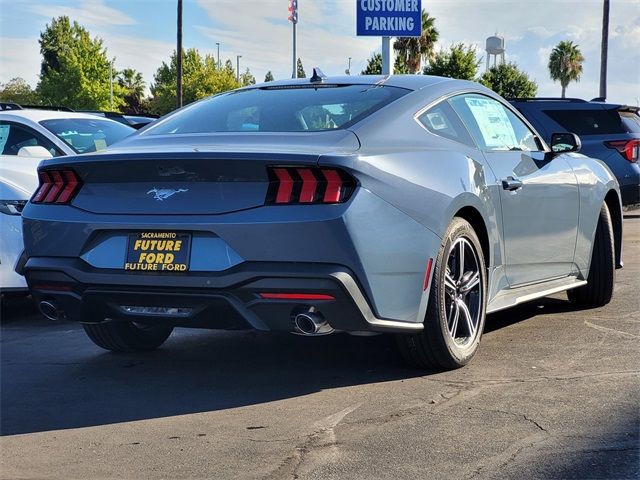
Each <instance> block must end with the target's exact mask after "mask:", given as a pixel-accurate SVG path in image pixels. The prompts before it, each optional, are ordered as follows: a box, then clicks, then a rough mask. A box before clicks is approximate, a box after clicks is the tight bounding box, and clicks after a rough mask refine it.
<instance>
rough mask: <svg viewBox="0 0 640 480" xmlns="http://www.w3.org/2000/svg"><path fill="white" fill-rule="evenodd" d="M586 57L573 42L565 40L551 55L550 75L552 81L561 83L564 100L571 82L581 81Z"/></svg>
mask: <svg viewBox="0 0 640 480" xmlns="http://www.w3.org/2000/svg"><path fill="white" fill-rule="evenodd" d="M582 62H584V57H583V56H582V52H580V49H579V48H578V45H574V44H573V42H571V41H567V40H563V41H562V42H560V43H558V45H556V46H555V47H554V48H553V50H552V51H551V55H549V75H550V76H551V80H553V81H554V82H555V81H559V82H560V85H561V86H562V98H564V97H565V92H566V90H567V86H568V85H569V83H570V82H578V81H580V75H581V74H582Z"/></svg>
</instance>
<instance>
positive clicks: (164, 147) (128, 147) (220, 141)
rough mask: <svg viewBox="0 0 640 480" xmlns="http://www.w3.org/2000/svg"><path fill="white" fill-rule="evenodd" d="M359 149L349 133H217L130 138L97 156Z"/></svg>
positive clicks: (352, 134)
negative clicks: (135, 153)
mask: <svg viewBox="0 0 640 480" xmlns="http://www.w3.org/2000/svg"><path fill="white" fill-rule="evenodd" d="M359 148H360V142H359V141H358V137H356V135H355V133H353V132H351V131H349V130H331V131H324V132H291V133H276V132H219V133H191V134H179V135H145V134H142V135H134V136H132V137H129V138H126V139H124V140H122V141H120V142H118V143H117V144H115V145H114V146H112V147H110V148H108V149H106V150H103V152H101V153H107V154H114V153H115V154H117V153H129V152H131V153H134V152H145V153H153V152H163V153H170V152H171V153H178V152H185V151H186V152H256V153H257V152H270V153H301V154H337V155H340V154H349V153H353V152H354V151H356V150H358V149H359Z"/></svg>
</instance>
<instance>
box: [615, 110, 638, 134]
mask: <svg viewBox="0 0 640 480" xmlns="http://www.w3.org/2000/svg"><path fill="white" fill-rule="evenodd" d="M620 118H621V119H622V123H623V124H624V126H625V127H626V128H627V131H628V132H629V133H640V115H638V114H637V113H634V112H620Z"/></svg>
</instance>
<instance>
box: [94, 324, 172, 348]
mask: <svg viewBox="0 0 640 480" xmlns="http://www.w3.org/2000/svg"><path fill="white" fill-rule="evenodd" d="M82 327H83V328H84V331H85V333H86V334H87V336H88V337H89V338H90V339H91V341H92V342H93V343H95V344H96V345H97V346H99V347H101V348H104V349H105V350H111V351H112V352H140V351H148V350H155V349H156V348H158V347H159V346H160V345H162V344H163V343H164V342H165V340H167V338H169V335H171V332H172V331H173V327H169V326H164V325H142V324H137V323H133V322H113V321H109V322H104V323H83V324H82Z"/></svg>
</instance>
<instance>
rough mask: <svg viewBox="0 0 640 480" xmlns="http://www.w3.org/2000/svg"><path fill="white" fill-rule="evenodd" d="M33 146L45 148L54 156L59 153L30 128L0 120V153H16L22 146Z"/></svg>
mask: <svg viewBox="0 0 640 480" xmlns="http://www.w3.org/2000/svg"><path fill="white" fill-rule="evenodd" d="M35 146H41V147H44V148H46V149H47V150H49V152H50V153H51V155H53V156H54V157H56V156H58V155H59V154H60V152H58V150H57V149H56V147H55V146H54V145H53V143H51V142H50V141H49V140H47V139H46V138H44V137H42V136H41V135H39V134H38V133H36V132H35V131H33V130H31V129H30V128H27V127H23V126H21V125H17V124H15V123H9V122H0V148H1V150H0V154H2V155H18V152H19V151H20V149H21V148H22V147H35Z"/></svg>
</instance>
